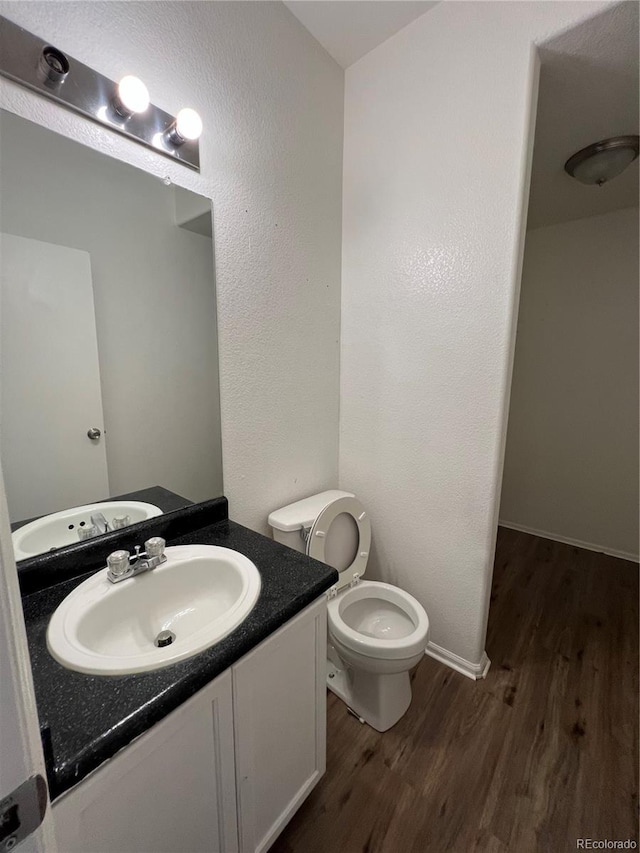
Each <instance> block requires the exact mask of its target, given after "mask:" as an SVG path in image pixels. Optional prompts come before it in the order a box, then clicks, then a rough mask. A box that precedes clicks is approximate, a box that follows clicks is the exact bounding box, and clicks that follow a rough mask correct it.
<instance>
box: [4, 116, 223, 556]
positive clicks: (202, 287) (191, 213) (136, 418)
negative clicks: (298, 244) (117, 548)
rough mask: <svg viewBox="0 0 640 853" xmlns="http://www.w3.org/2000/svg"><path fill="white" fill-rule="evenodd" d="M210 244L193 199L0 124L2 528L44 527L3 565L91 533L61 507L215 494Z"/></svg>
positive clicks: (89, 525)
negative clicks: (5, 517) (5, 519)
mask: <svg viewBox="0 0 640 853" xmlns="http://www.w3.org/2000/svg"><path fill="white" fill-rule="evenodd" d="M211 232H212V228H211V204H210V201H209V200H208V199H205V198H202V197H200V196H197V195H195V194H193V193H190V192H187V191H186V190H183V189H181V188H179V187H175V186H167V185H166V184H165V183H163V182H162V181H161V180H159V179H158V178H155V177H153V176H151V175H149V174H147V173H145V172H142V171H139V170H137V169H135V168H134V167H132V166H129V165H126V164H124V163H121V162H119V161H117V160H114V159H111V158H110V157H107V156H105V155H103V154H101V153H99V152H96V151H93V150H92V149H89V148H86V147H84V146H82V145H80V144H78V143H76V142H72V141H70V140H69V139H66V138H64V137H62V136H59V135H57V134H55V133H53V132H51V131H48V130H46V129H44V128H42V127H40V126H38V125H35V124H33V123H31V122H28V121H25V120H24V119H22V118H19V117H17V116H15V115H13V114H11V113H7V112H5V111H0V234H1V236H0V240H1V244H0V249H1V255H0V273H1V285H0V287H1V289H0V457H1V459H2V469H3V473H4V481H5V487H6V492H7V500H8V505H9V515H10V521H11V524H12V529H13V530H14V531H18V530H20V529H24V530H26V529H27V528H26V524H25V523H28V522H31V521H32V520H34V519H41V523H40V528H41V529H42V524H43V523H44V521H45V519H49V523H48V533H47V535H46V536H44V538H43V536H42V535H40V537H39V538H38V537H37V536H36V537H35V538H34V539H33V541H32V542H31V544H30V545H28V546H25V547H24V548H22V545H21V546H20V547H17V546H16V543H17V539H16V538H15V535H14V549H15V550H16V557H17V558H18V559H23V558H26V557H28V556H31V555H32V554H34V553H38V552H40V553H41V552H43V551H46V550H50V549H52V548H56V547H60V546H61V545H66V544H71V543H72V542H74V541H78V540H79V539H84V538H87V537H88V536H89V535H91V536H93V535H97V534H99V533H100V532H104V531H103V528H102V527H101V524H102V519H101V517H100V515H99V514H98V516H97V524H96V523H94V522H95V521H96V519H94V522H92V520H91V515H92V513H89V514H88V515H87V513H85V514H84V515H82V514H80V515H78V514H76V515H75V516H74V515H73V513H66V512H65V513H63V514H62V515H59V514H60V513H61V512H62V511H66V510H68V509H69V508H73V507H79V506H85V505H90V504H95V503H98V502H102V501H106V500H109V506H110V507H112V506H115V505H116V504H118V506H117V507H116V510H117V513H116V514H115V515H113V518H110V517H109V513H108V512H104V513H103V514H102V518H104V519H106V521H107V523H108V524H109V528H107V529H110V528H111V527H112V526H113V524H114V523H115V525H116V526H126V524H128V523H132V522H133V521H136V520H141V518H142V517H146V516H145V515H142V516H137V515H136V512H134V511H133V510H131V508H130V507H129V503H127V501H131V500H134V501H135V499H138V501H139V502H142V503H147V504H150V505H152V506H156V507H157V512H155V513H154V514H157V513H159V512H160V511H167V510H172V509H176V508H178V507H179V506H181V505H184V504H185V503H189V502H196V501H202V500H206V499H209V498H212V497H216V496H218V495H221V494H222V458H221V441H220V406H219V390H218V342H217V327H216V297H215V280H214V258H213V242H212V236H211ZM116 499H118V500H116ZM118 501H120V503H118ZM120 504H122V505H121V506H120ZM132 506H135V504H132ZM128 507H129V509H128ZM51 518H56V519H57V522H56V525H57V526H55V525H53V522H51V521H50V519H51ZM36 527H37V525H36ZM51 536H53V540H52V539H51ZM21 549H22V550H21Z"/></svg>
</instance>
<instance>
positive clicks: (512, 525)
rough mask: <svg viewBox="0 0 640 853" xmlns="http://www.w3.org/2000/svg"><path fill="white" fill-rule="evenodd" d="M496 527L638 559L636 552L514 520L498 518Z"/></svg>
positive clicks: (639, 559) (634, 560)
mask: <svg viewBox="0 0 640 853" xmlns="http://www.w3.org/2000/svg"><path fill="white" fill-rule="evenodd" d="M498 527H508V528H509V530H518V531H520V533H530V534H531V535H532V536H541V537H542V538H543V539H551V540H552V541H553V542H562V543H563V544H564V545H574V546H575V547H576V548H586V549H587V551H597V552H598V553H599V554H608V555H609V556H610V557H618V558H619V559H620V560H630V561H631V562H632V563H637V562H639V561H640V557H639V556H638V554H630V553H629V552H628V551H618V550H616V549H615V548H607V547H605V546H604V545H595V544H594V543H593V542H583V541H582V540H581V539H571V537H569V536H561V535H560V534H559V533H549V532H548V531H547V530H535V529H534V528H533V527H527V526H526V525H524V524H516V523H515V522H514V521H502V520H500V521H498Z"/></svg>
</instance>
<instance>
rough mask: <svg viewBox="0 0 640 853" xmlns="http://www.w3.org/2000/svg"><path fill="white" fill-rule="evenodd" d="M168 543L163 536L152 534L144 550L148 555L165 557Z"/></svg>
mask: <svg viewBox="0 0 640 853" xmlns="http://www.w3.org/2000/svg"><path fill="white" fill-rule="evenodd" d="M166 545H167V543H166V542H165V540H164V539H163V538H162V537H161V536H152V537H151V539H147V541H146V542H145V543H144V550H145V552H146V554H147V557H163V556H164V549H165V547H166Z"/></svg>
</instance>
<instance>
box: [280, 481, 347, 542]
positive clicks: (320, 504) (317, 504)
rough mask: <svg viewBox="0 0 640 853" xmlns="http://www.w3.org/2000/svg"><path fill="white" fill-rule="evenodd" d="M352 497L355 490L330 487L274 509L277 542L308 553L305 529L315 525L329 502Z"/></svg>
mask: <svg viewBox="0 0 640 853" xmlns="http://www.w3.org/2000/svg"><path fill="white" fill-rule="evenodd" d="M352 497H354V494H353V492H343V491H340V490H339V489H329V491H326V492H320V493H319V494H317V495H311V497H308V498H304V499H303V500H301V501H296V502H295V503H292V504H289V505H288V506H283V507H282V508H281V509H276V510H274V511H273V512H272V513H271V515H270V516H269V525H270V526H271V528H272V530H273V538H274V539H275V540H276V542H280V543H282V544H283V545H287V546H288V547H289V548H293V549H294V551H300V552H302V553H303V554H304V553H306V550H307V543H306V541H305V538H304V531H305V530H308V529H309V528H310V527H311V526H312V525H313V522H314V521H315V520H316V518H317V517H318V516H319V515H320V513H321V511H322V510H323V509H324V508H325V507H326V506H328V504H330V503H332V502H333V501H335V500H337V499H338V498H352Z"/></svg>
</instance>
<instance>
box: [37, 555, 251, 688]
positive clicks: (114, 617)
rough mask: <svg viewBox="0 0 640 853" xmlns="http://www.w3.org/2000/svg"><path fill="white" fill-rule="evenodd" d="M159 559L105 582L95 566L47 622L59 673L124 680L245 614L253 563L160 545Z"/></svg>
mask: <svg viewBox="0 0 640 853" xmlns="http://www.w3.org/2000/svg"><path fill="white" fill-rule="evenodd" d="M165 555H166V557H167V560H166V562H164V563H162V564H161V565H159V566H157V567H156V568H154V569H152V570H150V571H147V572H144V573H142V574H139V575H136V576H135V577H131V578H129V579H127V580H123V581H122V582H120V583H111V582H110V581H109V580H108V578H107V570H106V568H105V569H102V570H101V571H99V572H97V573H96V574H95V575H93V576H92V577H90V578H89V579H88V580H86V581H84V582H83V583H81V584H80V585H79V586H77V587H76V588H75V589H74V590H73V591H72V592H71V593H70V594H69V595H68V596H67V597H66V598H65V599H64V601H63V602H62V603H61V604H60V606H59V607H58V609H57V610H56V611H55V613H54V614H53V616H52V617H51V621H50V622H49V627H48V630H47V646H48V649H49V651H50V652H51V654H52V655H53V657H54V658H55V659H56V660H57V661H58V662H59V663H61V664H62V665H63V666H65V667H66V668H67V669H73V670H76V671H77V672H84V673H88V674H92V675H124V674H127V673H135V672H148V671H150V670H154V669H159V668H161V667H164V666H169V665H170V664H172V663H176V662H178V661H181V660H184V659H185V658H188V657H191V656H192V655H195V654H197V653H198V652H202V651H204V650H205V649H207V648H209V647H210V646H212V645H214V644H215V643H218V642H220V640H222V639H224V637H226V636H228V635H229V634H230V633H231V632H232V631H233V630H235V628H237V627H238V626H239V625H240V624H241V623H242V622H243V621H244V620H245V619H246V618H247V616H248V615H249V613H250V612H251V610H252V609H253V607H254V605H255V603H256V601H257V599H258V595H259V594H260V584H261V581H260V574H259V572H258V570H257V568H256V566H255V565H254V564H253V563H252V562H251V560H249V559H248V558H247V557H245V556H244V555H243V554H239V553H238V552H237V551H232V550H231V549H229V548H221V547H219V546H217V545H179V546H175V547H170V548H167V549H166V551H165Z"/></svg>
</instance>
